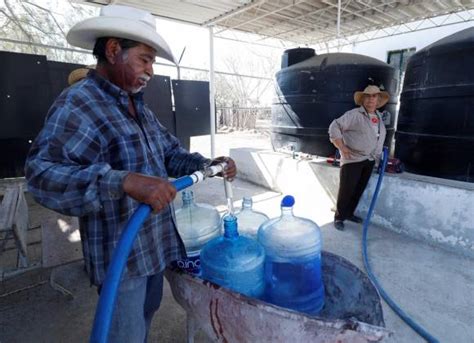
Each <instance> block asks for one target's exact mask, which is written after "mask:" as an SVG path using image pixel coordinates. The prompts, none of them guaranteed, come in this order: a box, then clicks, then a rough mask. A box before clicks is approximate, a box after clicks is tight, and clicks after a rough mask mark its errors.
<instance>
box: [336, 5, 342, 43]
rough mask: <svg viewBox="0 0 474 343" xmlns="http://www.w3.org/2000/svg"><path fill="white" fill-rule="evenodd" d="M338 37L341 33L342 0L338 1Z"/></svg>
mask: <svg viewBox="0 0 474 343" xmlns="http://www.w3.org/2000/svg"><path fill="white" fill-rule="evenodd" d="M336 32H337V38H338V39H339V36H340V35H341V0H338V1H337V31H336Z"/></svg>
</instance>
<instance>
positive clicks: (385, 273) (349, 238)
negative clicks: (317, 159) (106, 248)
mask: <svg viewBox="0 0 474 343" xmlns="http://www.w3.org/2000/svg"><path fill="white" fill-rule="evenodd" d="M194 191H195V194H196V199H197V200H198V201H202V202H207V203H210V204H212V205H214V206H218V208H219V209H220V210H221V211H223V210H224V209H225V206H224V204H225V199H224V190H223V186H222V179H218V178H215V179H210V180H207V181H206V182H205V183H202V184H199V185H197V186H195V188H194ZM234 194H235V197H234V200H235V201H236V204H239V202H240V199H241V197H242V196H244V195H247V196H252V197H253V198H254V200H255V207H256V208H257V209H258V210H259V211H262V212H265V213H266V214H267V215H269V216H271V217H274V216H277V215H278V214H279V203H280V201H281V194H279V193H277V192H274V191H269V190H268V189H265V188H262V187H258V186H255V185H253V184H251V183H248V182H244V181H242V180H238V179H237V180H236V181H235V182H234ZM326 198H327V194H324V193H321V192H320V193H315V192H310V191H308V192H306V194H301V193H300V194H298V195H297V199H296V200H297V203H296V208H295V213H296V214H297V215H300V216H304V217H308V218H311V219H312V220H314V221H316V222H317V223H318V224H319V226H320V227H321V230H322V234H323V240H324V249H326V250H328V251H331V252H334V253H336V254H338V255H341V256H343V257H345V258H347V259H349V260H350V261H351V262H352V263H354V264H356V265H357V266H359V267H360V268H362V258H361V236H362V234H361V232H362V227H361V226H360V225H357V224H352V223H347V225H346V230H345V231H343V232H340V231H337V230H335V229H334V228H333V226H332V220H331V218H332V212H331V211H330V208H329V207H325V206H323V205H321V204H323V203H324V202H325V201H326V200H325V199H326ZM177 201H178V202H179V201H180V200H177ZM369 255H370V260H371V262H372V264H373V269H374V273H375V274H376V275H377V276H378V277H379V278H380V282H381V283H382V284H383V285H384V286H385V288H386V290H387V291H388V292H389V294H391V295H392V296H393V298H394V300H395V301H397V302H398V303H399V304H400V305H401V306H402V307H403V308H404V309H405V310H406V312H407V313H409V314H410V315H412V316H413V317H414V319H416V320H417V321H419V323H420V324H421V325H423V326H424V327H425V328H426V329H427V330H429V331H430V332H431V333H432V334H433V335H435V336H436V337H437V338H438V339H439V340H440V341H441V342H448V343H449V342H453V343H458V342H473V341H474V327H473V326H472V323H473V322H474V312H473V311H472V309H473V308H474V268H473V267H474V264H473V263H474V261H473V260H472V259H469V258H466V257H462V256H459V255H456V254H453V253H451V252H448V251H445V250H442V249H439V248H437V247H436V246H432V245H428V244H426V243H425V242H423V241H419V240H415V239H413V238H410V237H408V236H406V235H401V234H398V233H395V232H393V231H390V230H386V229H383V228H380V227H371V228H370V231H369ZM50 272H51V269H43V270H41V271H36V272H31V273H29V274H25V275H23V276H21V277H18V278H15V279H12V280H8V281H4V282H3V283H2V284H1V287H0V291H1V293H0V342H22V343H24V342H26V343H28V342H85V341H87V340H88V337H89V334H90V329H91V323H92V320H93V315H94V311H95V306H96V301H97V295H96V292H95V289H94V288H90V287H89V283H88V279H87V276H86V275H85V273H84V271H83V267H82V264H81V263H77V262H75V263H72V264H69V265H65V266H60V267H56V268H55V273H54V277H55V281H56V282H57V283H59V284H61V285H63V286H64V287H65V288H67V289H69V290H71V291H72V293H73V294H74V295H75V297H74V299H68V298H67V297H65V296H64V295H62V294H61V293H59V292H57V291H54V290H53V289H52V288H51V287H50V286H49V284H48V283H47V281H48V278H49V275H50ZM38 273H39V275H38ZM45 281H46V282H45ZM41 282H43V283H41ZM34 285H37V286H36V287H33V288H29V289H25V290H23V291H19V292H16V293H11V294H10V292H14V291H15V290H19V289H21V288H23V287H25V286H34ZM8 294H10V295H8ZM383 308H384V314H385V322H386V326H387V328H388V329H390V330H392V331H393V332H394V336H393V338H392V339H390V340H388V342H389V343H391V342H393V343H395V342H397V343H404V342H407V343H412V342H413V343H417V342H423V340H422V339H421V338H419V337H418V336H417V335H416V334H415V333H414V332H413V331H412V330H411V329H410V328H408V327H407V326H406V325H405V324H404V323H403V322H402V321H401V320H400V319H399V318H398V317H397V316H396V315H395V314H394V313H393V312H392V311H391V310H390V309H389V308H388V307H387V305H385V304H383ZM149 341H150V342H156V341H159V342H185V313H184V311H183V310H182V309H181V308H180V307H179V305H178V304H177V303H176V302H175V301H174V299H173V298H172V296H171V293H170V290H169V287H168V285H166V286H165V291H164V298H163V303H162V306H161V308H160V310H159V312H158V313H157V315H156V317H155V319H154V321H153V324H152V330H151V333H150V339H149ZM196 342H199V343H204V342H210V340H209V339H208V338H206V337H205V336H204V335H203V334H201V335H198V336H197V338H196ZM254 342H259V341H258V338H256V339H255V341H254ZM254 342H252V343H254ZM305 343H306V342H305Z"/></svg>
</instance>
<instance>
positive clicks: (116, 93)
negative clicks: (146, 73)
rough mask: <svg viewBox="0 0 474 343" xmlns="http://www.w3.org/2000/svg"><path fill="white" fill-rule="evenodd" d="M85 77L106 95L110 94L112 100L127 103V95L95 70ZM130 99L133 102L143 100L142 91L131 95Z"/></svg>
mask: <svg viewBox="0 0 474 343" xmlns="http://www.w3.org/2000/svg"><path fill="white" fill-rule="evenodd" d="M87 77H88V78H89V79H91V80H93V81H94V82H95V83H96V84H97V85H98V86H99V87H100V88H102V89H103V90H104V91H105V92H106V93H108V94H110V95H111V96H113V97H114V98H116V99H118V100H119V101H120V102H121V103H128V94H127V92H126V91H124V90H123V89H122V88H120V87H119V86H117V85H115V84H113V83H112V82H110V81H109V80H107V79H106V78H104V77H103V76H102V75H100V74H99V73H98V72H97V70H95V69H91V70H90V71H89V73H88V74H87ZM131 97H132V98H133V100H135V102H137V101H139V102H140V101H142V100H143V91H141V92H138V93H136V94H131Z"/></svg>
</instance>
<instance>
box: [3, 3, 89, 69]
mask: <svg viewBox="0 0 474 343" xmlns="http://www.w3.org/2000/svg"><path fill="white" fill-rule="evenodd" d="M96 12H97V8H95V7H91V6H81V5H78V4H74V3H73V2H71V1H64V0H62V1H61V0H43V1H41V2H40V1H28V0H23V1H19V0H3V4H2V6H1V7H0V13H1V14H2V15H1V16H0V37H1V40H0V48H1V49H2V50H7V51H16V52H22V53H31V54H36V55H46V56H47V57H48V59H52V60H57V61H67V62H70V63H74V62H75V63H88V61H90V56H89V55H90V54H89V53H86V54H84V53H80V52H78V51H80V50H79V49H71V48H70V47H69V46H68V44H67V42H66V32H67V31H68V30H69V28H70V27H71V25H72V24H73V23H75V22H77V21H79V20H81V19H82V18H86V17H90V16H93V15H95V13H96ZM71 18H74V21H71ZM51 47H57V48H51ZM60 48H63V49H60ZM74 50H76V51H74Z"/></svg>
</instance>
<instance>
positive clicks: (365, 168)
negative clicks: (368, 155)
mask: <svg viewBox="0 0 474 343" xmlns="http://www.w3.org/2000/svg"><path fill="white" fill-rule="evenodd" d="M374 164H375V161H369V160H365V161H362V162H356V163H348V164H344V165H343V166H342V167H341V171H340V174H339V192H338V194H337V205H336V207H337V210H336V214H335V216H334V220H346V219H348V218H350V217H352V216H353V215H354V211H355V209H356V207H357V204H358V203H359V199H360V197H361V196H362V193H364V190H365V187H366V186H367V183H368V182H369V179H370V175H372V170H373V169H374Z"/></svg>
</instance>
